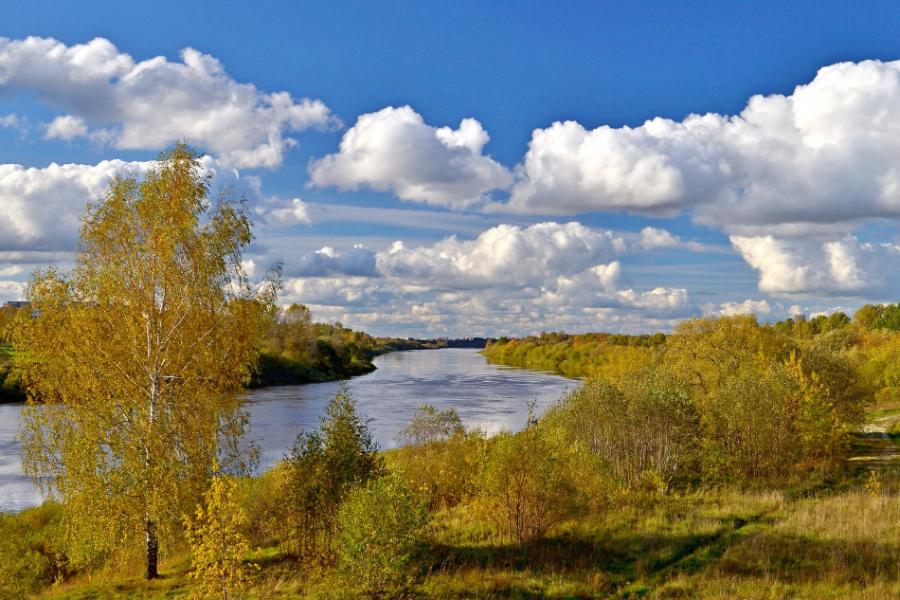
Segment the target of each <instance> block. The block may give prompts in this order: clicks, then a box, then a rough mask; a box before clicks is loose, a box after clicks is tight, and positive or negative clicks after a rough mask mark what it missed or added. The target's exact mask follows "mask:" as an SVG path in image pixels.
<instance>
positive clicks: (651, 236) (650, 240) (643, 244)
mask: <svg viewBox="0 0 900 600" xmlns="http://www.w3.org/2000/svg"><path fill="white" fill-rule="evenodd" d="M637 246H638V247H640V248H642V249H643V250H655V249H657V248H687V249H688V250H691V251H693V252H706V250H707V248H706V246H705V245H703V244H701V243H699V242H693V241H690V242H683V241H682V240H681V237H680V236H677V235H674V234H672V233H671V232H669V231H666V230H665V229H658V228H656V227H644V228H643V229H641V235H640V239H639V240H638V242H637Z"/></svg>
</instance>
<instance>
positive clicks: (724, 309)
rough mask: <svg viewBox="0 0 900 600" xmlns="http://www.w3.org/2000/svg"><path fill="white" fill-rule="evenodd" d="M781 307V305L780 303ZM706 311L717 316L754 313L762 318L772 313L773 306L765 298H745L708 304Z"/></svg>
mask: <svg viewBox="0 0 900 600" xmlns="http://www.w3.org/2000/svg"><path fill="white" fill-rule="evenodd" d="M778 306H779V307H780V305H778ZM704 312H705V313H706V314H708V315H713V316H717V317H733V316H735V315H748V314H754V315H756V316H757V317H758V318H759V319H760V320H763V319H765V318H766V317H768V316H769V315H771V314H772V312H773V311H772V307H771V306H770V305H769V303H768V302H767V301H765V300H744V301H743V302H723V303H722V304H720V305H718V306H715V305H712V304H710V305H707V306H705V307H704Z"/></svg>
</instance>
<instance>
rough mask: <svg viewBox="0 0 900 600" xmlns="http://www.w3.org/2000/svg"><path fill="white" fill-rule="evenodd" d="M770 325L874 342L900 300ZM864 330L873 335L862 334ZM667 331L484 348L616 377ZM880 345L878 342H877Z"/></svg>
mask: <svg viewBox="0 0 900 600" xmlns="http://www.w3.org/2000/svg"><path fill="white" fill-rule="evenodd" d="M761 327H768V328H771V329H772V330H773V331H775V332H777V333H778V334H780V335H783V336H786V337H789V338H793V339H796V340H809V339H812V338H815V337H817V336H821V335H824V334H828V333H830V332H834V331H843V332H845V333H849V332H853V333H854V336H853V337H852V340H851V341H852V345H856V344H860V343H861V344H863V345H868V346H871V345H872V343H874V342H873V339H876V338H877V339H882V338H885V336H887V337H890V332H894V331H900V303H897V304H887V305H884V304H866V305H865V306H863V307H862V308H860V309H859V310H858V311H856V313H854V315H853V318H852V319H851V318H850V317H849V316H848V315H847V314H846V313H843V312H836V313H833V314H831V315H828V316H825V315H818V316H816V317H812V318H809V317H807V316H806V315H802V314H798V315H795V316H794V317H793V318H790V319H785V320H783V321H778V322H776V323H775V324H774V325H768V324H766V325H761ZM860 332H863V333H865V332H871V335H867V336H864V337H863V338H860V337H858V335H856V334H859V333H860ZM667 339H668V336H666V335H665V334H663V333H656V334H652V335H650V334H642V335H625V334H620V333H615V334H614V333H584V334H577V335H572V334H567V333H561V332H550V333H548V332H542V333H541V334H540V335H538V336H528V337H525V338H509V337H506V336H502V337H500V338H498V339H496V340H489V341H488V344H487V346H486V348H485V349H484V350H483V351H482V354H484V355H485V356H486V357H487V359H488V362H491V363H495V364H502V365H508V366H512V367H522V368H526V369H535V370H540V371H555V372H558V373H562V374H563V375H566V376H567V377H591V376H601V377H606V378H611V379H616V378H617V377H618V375H619V374H620V373H622V372H624V371H629V370H631V369H632V368H634V366H635V365H643V364H647V363H648V362H650V360H651V357H652V355H653V352H654V351H659V350H664V349H665V346H666V342H667ZM876 345H880V343H876Z"/></svg>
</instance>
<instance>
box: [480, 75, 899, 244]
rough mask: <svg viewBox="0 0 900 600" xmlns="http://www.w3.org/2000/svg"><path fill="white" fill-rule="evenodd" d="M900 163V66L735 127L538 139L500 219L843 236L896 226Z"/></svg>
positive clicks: (697, 122) (809, 91)
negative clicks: (632, 215) (689, 222)
mask: <svg viewBox="0 0 900 600" xmlns="http://www.w3.org/2000/svg"><path fill="white" fill-rule="evenodd" d="M898 156H900V61H898V62H890V63H882V62H879V61H865V62H861V63H858V64H854V63H840V64H835V65H831V66H829V67H825V68H823V69H821V70H820V71H819V73H818V74H817V76H816V78H815V79H814V80H813V81H812V82H811V83H809V84H807V85H801V86H798V87H797V88H796V89H795V90H794V93H793V94H792V95H790V96H781V95H772V96H768V97H763V96H754V97H753V98H751V99H750V101H749V102H748V104H747V107H746V108H745V109H744V110H743V111H742V112H741V114H740V115H737V116H733V117H727V116H722V115H717V114H706V115H702V116H701V115H690V116H688V117H687V118H686V119H684V121H681V122H676V121H672V120H669V119H662V118H656V119H652V120H650V121H647V122H646V123H645V124H644V125H642V126H640V127H637V128H633V129H632V128H629V127H622V128H618V129H617V128H611V127H606V126H603V127H599V128H597V129H594V130H592V131H587V130H585V129H584V128H583V127H582V126H581V125H579V124H578V123H575V122H572V121H569V122H565V123H554V124H553V125H552V126H551V127H549V128H547V129H538V130H535V132H534V134H533V137H532V140H531V142H530V144H529V150H528V153H527V154H526V156H525V159H524V161H523V163H522V165H520V166H519V168H518V170H517V172H518V176H519V181H518V182H517V183H516V185H515V187H514V188H513V190H512V195H511V198H510V200H509V202H508V203H506V204H504V205H499V206H498V205H494V206H493V208H494V209H500V210H513V211H520V212H533V213H538V214H577V213H584V212H591V211H617V210H627V211H631V212H636V213H644V214H659V215H674V214H677V213H678V212H679V211H682V210H685V209H688V210H693V218H694V220H695V221H697V222H699V223H702V224H706V225H711V226H714V227H719V228H723V229H724V230H725V231H726V232H729V233H732V234H737V235H744V236H756V235H765V234H773V235H779V236H782V237H784V236H798V235H801V236H802V235H806V234H808V233H810V232H812V231H816V232H820V233H821V232H832V233H833V232H835V231H840V230H843V231H845V232H846V231H847V226H848V225H850V226H855V225H857V224H859V223H860V222H861V221H863V220H865V219H877V218H882V217H898V216H900V167H898V166H897V157H898ZM773 227H776V228H777V229H773Z"/></svg>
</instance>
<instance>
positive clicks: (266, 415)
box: [0, 349, 577, 511]
mask: <svg viewBox="0 0 900 600" xmlns="http://www.w3.org/2000/svg"><path fill="white" fill-rule="evenodd" d="M375 365H376V366H377V367H378V370H377V371H374V372H372V373H370V374H368V375H364V376H362V377H357V378H355V379H352V380H351V381H350V382H349V383H348V386H349V388H350V392H351V393H352V394H353V396H354V397H355V398H356V400H357V409H358V411H359V413H360V415H361V416H362V417H363V418H364V419H366V420H367V421H368V423H369V427H370V429H371V431H372V434H373V437H374V438H375V440H376V441H377V442H378V444H379V446H381V447H382V448H391V447H393V446H395V445H396V444H395V442H394V440H393V438H394V437H395V436H396V435H397V432H398V431H400V429H402V428H403V427H405V426H406V425H408V424H409V422H410V420H411V419H412V416H413V412H414V411H415V410H416V408H418V406H419V405H420V404H422V403H428V404H432V405H434V406H435V407H436V408H438V409H446V408H450V407H452V408H455V409H456V411H457V412H458V413H459V415H460V417H461V418H462V420H463V422H464V423H465V424H466V426H467V427H481V428H482V429H484V430H485V431H487V432H488V433H495V432H497V431H499V430H500V429H511V430H517V429H521V428H522V426H523V425H524V424H525V419H526V418H527V416H528V403H529V402H530V401H532V400H534V401H536V406H537V409H538V412H540V411H541V410H542V409H543V408H545V407H546V406H547V405H549V404H550V403H551V402H553V400H555V399H556V398H558V397H559V396H560V395H561V394H562V393H563V392H565V391H566V390H567V389H570V388H572V387H573V386H574V385H575V384H576V383H577V382H575V381H573V380H571V379H565V378H563V377H559V376H556V375H552V374H547V373H539V372H535V371H525V370H521V369H509V368H506V367H499V366H496V365H489V364H487V361H485V359H484V357H483V356H481V355H480V354H478V352H477V351H475V350H463V349H445V350H417V351H410V352H396V353H392V354H385V355H384V356H379V357H378V358H376V359H375ZM339 386H340V384H339V383H320V384H312V385H302V386H283V387H273V388H262V389H258V390H251V391H250V392H248V400H249V401H248V403H247V409H248V412H249V413H250V423H251V426H250V430H249V432H248V433H247V438H248V439H249V440H252V441H253V442H255V443H256V444H257V445H259V447H260V449H261V451H262V455H261V457H260V466H261V467H262V468H265V467H267V466H270V465H272V464H273V463H275V462H276V461H278V460H281V459H282V457H283V456H284V454H285V452H286V451H287V450H288V449H289V448H290V446H291V445H292V444H293V442H294V439H295V438H296V437H297V434H299V433H300V432H301V431H304V430H308V429H313V428H316V427H318V426H319V416H320V415H321V414H323V413H324V411H325V407H326V406H327V404H328V401H329V400H330V399H331V398H332V397H333V396H334V395H335V393H336V392H337V391H338V388H339ZM21 412H22V405H0V509H3V510H13V511H15V510H21V509H22V508H25V507H27V506H32V505H34V504H37V503H39V502H40V500H41V498H40V493H39V492H38V490H37V489H36V488H35V487H34V486H33V485H32V484H31V481H30V480H28V479H27V478H25V476H24V475H23V474H22V465H21V461H20V459H19V450H18V444H17V443H16V442H15V435H16V433H17V431H18V426H19V415H20V414H21Z"/></svg>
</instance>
